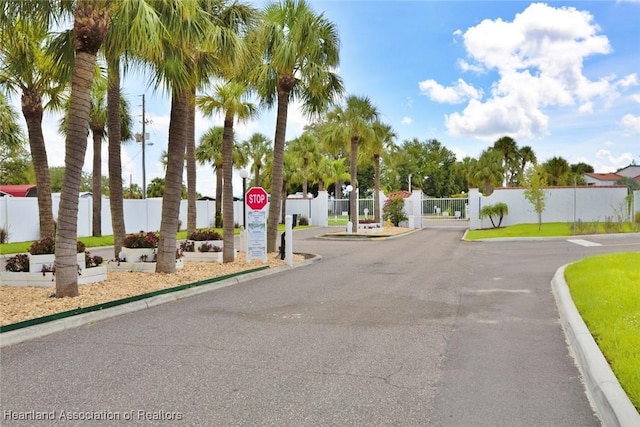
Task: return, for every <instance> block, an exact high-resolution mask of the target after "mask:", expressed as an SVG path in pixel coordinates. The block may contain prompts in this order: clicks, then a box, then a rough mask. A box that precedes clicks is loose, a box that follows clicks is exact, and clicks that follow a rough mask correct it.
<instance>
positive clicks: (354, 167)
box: [349, 135, 359, 233]
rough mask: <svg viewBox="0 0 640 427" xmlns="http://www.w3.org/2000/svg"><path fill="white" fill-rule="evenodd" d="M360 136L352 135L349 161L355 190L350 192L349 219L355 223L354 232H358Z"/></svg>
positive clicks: (352, 184)
mask: <svg viewBox="0 0 640 427" xmlns="http://www.w3.org/2000/svg"><path fill="white" fill-rule="evenodd" d="M358 139H359V138H358V136H357V135H354V136H352V137H351V159H350V161H349V172H350V175H351V186H352V187H353V190H351V192H350V193H349V208H350V209H349V210H350V212H351V216H350V218H349V220H350V221H351V224H352V225H353V232H354V233H357V232H358V201H357V199H356V186H357V184H356V180H357V176H358Z"/></svg>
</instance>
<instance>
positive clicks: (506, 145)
mask: <svg viewBox="0 0 640 427" xmlns="http://www.w3.org/2000/svg"><path fill="white" fill-rule="evenodd" d="M493 148H494V149H495V150H497V151H498V152H499V153H500V154H501V155H502V167H503V181H502V186H503V187H506V186H507V185H509V183H510V181H511V180H510V176H509V169H510V168H511V165H512V163H513V162H514V161H515V158H516V156H517V155H518V145H517V144H516V141H515V140H514V139H513V138H511V137H510V136H503V137H502V138H500V139H498V140H497V141H496V142H495V143H494V144H493Z"/></svg>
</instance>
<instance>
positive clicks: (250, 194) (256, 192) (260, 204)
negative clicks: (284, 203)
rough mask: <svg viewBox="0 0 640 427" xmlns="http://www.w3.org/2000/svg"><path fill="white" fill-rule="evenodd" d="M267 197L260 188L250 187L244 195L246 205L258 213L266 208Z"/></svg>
mask: <svg viewBox="0 0 640 427" xmlns="http://www.w3.org/2000/svg"><path fill="white" fill-rule="evenodd" d="M268 199H269V195H268V194H267V192H266V191H265V189H264V188H262V187H251V188H250V189H249V191H247V194H246V198H245V200H246V203H247V206H249V208H250V209H252V210H254V211H260V210H262V209H263V208H264V207H265V206H267V201H268Z"/></svg>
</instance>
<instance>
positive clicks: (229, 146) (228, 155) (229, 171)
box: [222, 117, 235, 263]
mask: <svg viewBox="0 0 640 427" xmlns="http://www.w3.org/2000/svg"><path fill="white" fill-rule="evenodd" d="M222 164H223V166H222V172H223V174H224V183H223V191H222V203H223V206H222V230H223V232H222V238H223V243H224V245H223V247H222V262H223V263H226V262H233V258H234V254H235V249H234V247H233V229H234V223H233V117H225V119H224V133H223V134H222Z"/></svg>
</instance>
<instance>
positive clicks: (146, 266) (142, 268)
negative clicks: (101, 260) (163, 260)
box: [107, 259, 184, 273]
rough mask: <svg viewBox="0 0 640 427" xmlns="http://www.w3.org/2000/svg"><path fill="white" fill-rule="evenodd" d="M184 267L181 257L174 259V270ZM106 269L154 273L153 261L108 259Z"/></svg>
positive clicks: (154, 265) (154, 264)
mask: <svg viewBox="0 0 640 427" xmlns="http://www.w3.org/2000/svg"><path fill="white" fill-rule="evenodd" d="M182 267H184V263H183V262H182V259H177V260H176V270H180V269H181V268H182ZM107 269H108V270H109V271H128V272H139V273H155V272H156V263H155V262H127V261H120V262H118V261H109V262H107Z"/></svg>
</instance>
